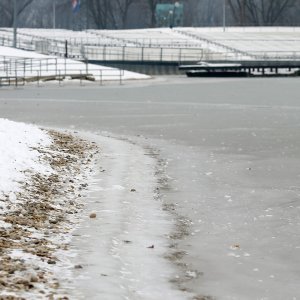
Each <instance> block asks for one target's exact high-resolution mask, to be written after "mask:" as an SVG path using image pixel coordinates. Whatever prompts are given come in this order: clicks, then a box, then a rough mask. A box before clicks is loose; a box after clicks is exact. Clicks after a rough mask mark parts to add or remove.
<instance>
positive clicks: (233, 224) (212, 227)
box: [0, 77, 300, 300]
mask: <svg viewBox="0 0 300 300" xmlns="http://www.w3.org/2000/svg"><path fill="white" fill-rule="evenodd" d="M299 95H300V85H299V79H297V78H286V79H284V78H272V79H270V78H268V79H199V78H189V79H188V78H185V77H162V78H157V79H154V80H149V81H144V82H135V83H126V84H125V85H124V86H109V85H107V86H104V87H97V86H85V87H80V86H78V85H74V86H73V85H68V86H64V87H58V86H54V85H51V86H44V87H40V88H36V87H26V88H25V89H17V90H15V89H5V88H1V89H0V117H2V118H9V119H11V120H15V121H25V122H34V123H36V124H39V125H42V126H55V127H59V128H69V129H74V130H86V131H91V132H94V133H103V132H108V133H110V134H113V135H114V136H125V137H129V138H130V139H131V140H132V141H135V142H137V143H138V144H140V145H143V146H145V147H151V148H153V149H155V151H156V153H157V155H158V157H159V159H162V162H163V164H164V167H165V168H166V175H167V178H168V181H167V182H165V183H166V185H165V186H164V188H162V189H161V193H162V196H163V199H164V201H165V203H166V205H167V206H168V207H169V209H170V210H172V209H175V212H176V213H177V215H178V216H179V219H180V220H181V225H180V224H179V225H178V228H179V230H182V231H183V232H182V234H181V235H179V236H178V238H179V239H177V240H175V243H177V244H178V245H177V248H176V249H177V251H178V253H177V254H178V255H177V256H176V259H178V261H177V262H179V263H180V266H178V268H181V270H182V272H181V273H179V277H178V278H176V280H174V281H175V284H176V285H178V286H179V287H180V288H181V289H187V290H191V291H193V292H194V293H195V294H199V295H206V296H211V297H215V298H216V299H251V300H252V299H272V300H274V299H275V300H276V299H278V300H281V299H300V289H299V280H300V267H299V265H300V235H299V230H300V187H299V179H300V160H299V158H300V96H299ZM198 299H200V298H198Z"/></svg>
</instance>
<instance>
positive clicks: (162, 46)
mask: <svg viewBox="0 0 300 300" xmlns="http://www.w3.org/2000/svg"><path fill="white" fill-rule="evenodd" d="M18 32H19V35H18V46H19V47H20V48H23V49H29V50H39V49H41V50H42V51H44V52H43V53H46V52H47V53H60V55H63V54H64V51H65V49H64V42H65V41H66V40H67V41H68V43H69V52H70V55H72V56H74V57H84V56H87V57H88V58H89V59H95V60H97V59H98V60H122V59H124V58H125V60H141V59H142V60H160V59H161V60H165V61H175V60H177V61H178V60H180V61H191V60H195V61H196V60H197V59H195V57H197V56H199V55H200V57H202V59H205V60H208V59H210V60H214V59H251V58H255V57H256V58H260V59H263V58H268V59H272V58H273V59H274V58H291V57H292V58H298V59H299V52H300V39H299V32H300V28H299V27H227V28H226V31H225V32H223V28H222V27H212V28H208V27H204V28H201V27H200V28H196V27H175V28H173V29H170V28H152V29H132V30H86V31H72V30H63V29H55V30H53V29H30V28H22V29H19V31H18ZM12 36H13V35H12V30H11V29H10V28H2V29H0V44H1V43H2V45H11V44H12ZM179 49H180V51H178V50H179ZM179 52H180V53H179ZM124 53H125V55H124ZM199 53H200V54H199Z"/></svg>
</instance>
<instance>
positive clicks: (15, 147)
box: [0, 119, 51, 199]
mask: <svg viewBox="0 0 300 300" xmlns="http://www.w3.org/2000/svg"><path fill="white" fill-rule="evenodd" d="M0 141H1V143H0V153H1V155H0V196H3V195H5V194H6V195H9V196H10V198H11V199H14V198H15V193H16V192H18V191H20V182H22V181H24V180H25V179H26V175H25V173H24V171H25V170H28V169H29V170H31V171H33V172H42V173H45V172H50V168H49V166H48V165H45V164H42V163H41V162H40V161H39V153H38V152H37V151H36V150H32V148H35V147H39V146H42V147H46V146H49V145H50V143H51V140H50V138H49V136H48V135H47V134H46V133H45V132H44V131H42V130H40V129H38V128H36V127H35V126H31V125H25V124H23V123H16V122H11V121H9V120H5V119H0Z"/></svg>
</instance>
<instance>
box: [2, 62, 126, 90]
mask: <svg viewBox="0 0 300 300" xmlns="http://www.w3.org/2000/svg"><path fill="white" fill-rule="evenodd" d="M66 78H70V79H77V80H79V82H80V84H82V81H83V80H84V79H85V80H90V81H95V82H99V84H100V85H102V84H103V83H104V81H110V80H114V81H118V82H119V83H120V84H122V83H123V79H124V70H121V69H114V68H103V69H100V68H95V67H94V68H91V67H90V65H89V64H83V63H81V62H77V61H73V62H72V61H69V60H66V59H62V58H43V59H38V58H15V57H3V58H2V59H0V86H3V85H15V86H18V85H20V84H22V85H24V84H25V83H26V82H33V81H36V82H37V84H38V85H39V83H40V82H41V81H49V80H58V82H59V84H61V82H62V80H64V79H66Z"/></svg>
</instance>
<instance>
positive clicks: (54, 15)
mask: <svg viewBox="0 0 300 300" xmlns="http://www.w3.org/2000/svg"><path fill="white" fill-rule="evenodd" d="M55 28H56V0H53V29H55Z"/></svg>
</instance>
